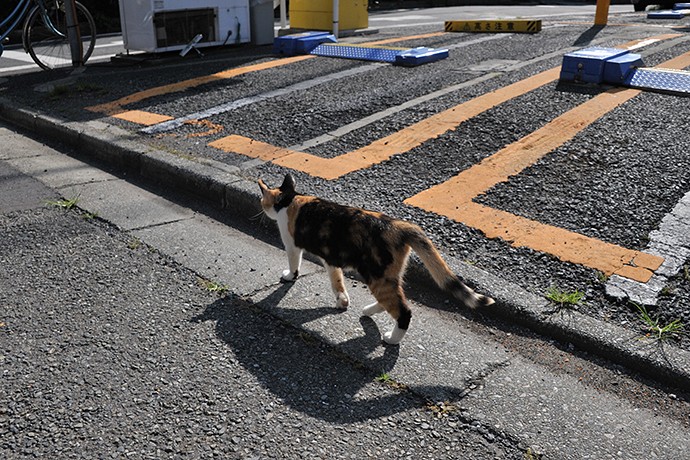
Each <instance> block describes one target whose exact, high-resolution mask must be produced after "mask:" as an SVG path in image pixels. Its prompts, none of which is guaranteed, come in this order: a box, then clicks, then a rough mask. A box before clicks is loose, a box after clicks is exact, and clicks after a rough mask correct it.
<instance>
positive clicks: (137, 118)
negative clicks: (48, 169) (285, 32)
mask: <svg viewBox="0 0 690 460" xmlns="http://www.w3.org/2000/svg"><path fill="white" fill-rule="evenodd" d="M443 34H444V32H432V33H428V34H422V35H411V36H407V37H396V38H389V39H385V40H377V41H372V42H367V43H366V45H384V44H386V43H395V42H401V41H407V40H416V39H420V38H431V37H437V36H440V35H443ZM360 46H365V45H360ZM315 57H316V56H312V55H310V54H308V55H303V56H293V57H288V58H282V59H275V60H272V61H268V62H262V63H259V64H252V65H248V66H244V67H238V68H234V69H228V70H224V71H222V72H217V73H214V74H212V75H204V76H203V77H196V78H190V79H188V80H183V81H181V82H177V83H171V84H168V85H163V86H157V87H155V88H149V89H146V90H143V91H139V92H136V93H134V94H130V95H128V96H125V97H122V98H120V99H117V100H115V101H111V102H106V103H103V104H98V105H94V106H90V107H86V110H88V111H90V112H97V113H103V114H106V115H109V116H113V117H114V116H117V115H119V114H121V113H122V112H125V110H124V108H123V107H124V106H126V105H128V104H134V103H136V102H141V101H143V100H145V99H149V98H152V97H156V96H162V95H164V94H170V93H177V92H181V91H185V90H187V89H189V88H194V87H197V86H201V85H205V84H206V83H211V82H215V81H218V80H227V79H230V78H235V77H237V76H240V75H244V74H247V73H250V72H257V71H260V70H266V69H272V68H275V67H282V66H284V65H288V64H293V63H296V62H301V61H304V60H306V59H312V58H315ZM131 112H132V113H131V114H130V115H124V116H118V117H117V118H121V119H123V120H128V121H131V122H133V123H138V124H142V125H147V120H148V119H149V116H148V115H146V113H147V112H144V111H142V110H137V111H131ZM154 116H163V115H156V114H151V117H154ZM168 119H172V117H170V118H168ZM147 126H148V125H147Z"/></svg>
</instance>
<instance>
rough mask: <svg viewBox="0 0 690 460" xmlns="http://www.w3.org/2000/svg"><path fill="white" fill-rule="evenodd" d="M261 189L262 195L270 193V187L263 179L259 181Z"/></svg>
mask: <svg viewBox="0 0 690 460" xmlns="http://www.w3.org/2000/svg"><path fill="white" fill-rule="evenodd" d="M259 188H260V189H261V193H266V192H268V187H267V186H266V183H265V182H264V181H263V179H259Z"/></svg>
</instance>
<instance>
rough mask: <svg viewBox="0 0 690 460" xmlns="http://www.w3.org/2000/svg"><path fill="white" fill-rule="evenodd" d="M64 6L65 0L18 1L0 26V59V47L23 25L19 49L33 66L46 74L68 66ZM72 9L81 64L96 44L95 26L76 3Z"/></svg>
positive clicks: (70, 58) (88, 13) (84, 10)
mask: <svg viewBox="0 0 690 460" xmlns="http://www.w3.org/2000/svg"><path fill="white" fill-rule="evenodd" d="M65 3H66V2H65V1H64V0H20V1H19V3H17V6H16V7H15V8H14V10H13V11H12V12H11V13H10V15H9V16H8V17H7V18H5V20H3V21H2V22H0V56H1V55H2V51H3V47H2V43H3V42H4V41H5V39H6V38H7V36H8V35H10V33H12V32H13V31H14V30H15V29H17V27H18V26H19V24H20V23H21V22H22V21H23V22H24V24H23V26H22V45H23V48H24V51H25V52H27V53H29V55H30V56H31V59H33V60H34V62H35V63H36V64H38V65H39V66H40V67H41V68H43V69H45V70H50V69H55V68H58V67H64V66H71V65H72V51H71V47H70V42H69V37H68V36H67V14H66V12H65V6H66V5H65ZM32 4H33V7H32V6H31V5H32ZM75 6H76V21H75V22H76V23H77V25H78V29H77V30H78V31H79V34H80V35H81V47H82V62H86V61H87V60H88V59H89V57H90V56H91V53H92V52H93V48H94V45H95V44H96V24H95V22H94V20H93V16H91V13H90V12H89V10H87V9H86V7H84V5H82V4H81V3H79V2H75Z"/></svg>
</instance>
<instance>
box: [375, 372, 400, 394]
mask: <svg viewBox="0 0 690 460" xmlns="http://www.w3.org/2000/svg"><path fill="white" fill-rule="evenodd" d="M376 381H377V382H380V383H383V384H384V385H387V386H389V387H391V388H394V389H396V390H407V385H405V384H404V383H400V382H397V381H396V380H395V379H393V377H391V376H390V374H388V373H387V372H383V373H382V374H380V375H379V376H378V377H376Z"/></svg>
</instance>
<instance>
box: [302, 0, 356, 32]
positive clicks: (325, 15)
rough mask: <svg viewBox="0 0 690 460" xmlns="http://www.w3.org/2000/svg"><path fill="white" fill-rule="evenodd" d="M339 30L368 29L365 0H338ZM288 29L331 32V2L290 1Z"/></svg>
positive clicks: (314, 0) (330, 0)
mask: <svg viewBox="0 0 690 460" xmlns="http://www.w3.org/2000/svg"><path fill="white" fill-rule="evenodd" d="M339 3H340V7H339V8H338V16H339V18H338V21H339V26H338V27H339V29H340V30H353V29H366V28H367V27H369V13H367V4H368V2H367V0H340V2H339ZM290 27H291V28H293V29H308V30H328V31H330V30H332V28H333V0H290Z"/></svg>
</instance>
